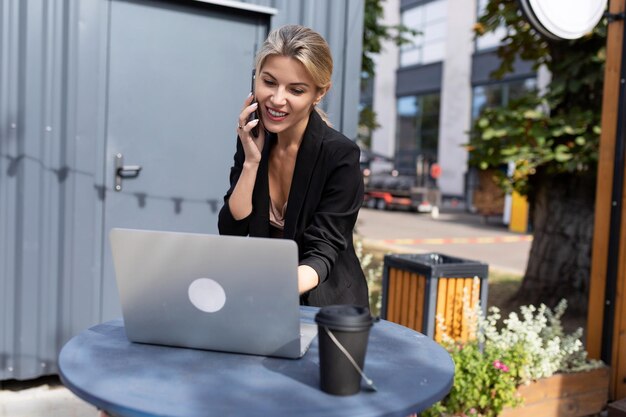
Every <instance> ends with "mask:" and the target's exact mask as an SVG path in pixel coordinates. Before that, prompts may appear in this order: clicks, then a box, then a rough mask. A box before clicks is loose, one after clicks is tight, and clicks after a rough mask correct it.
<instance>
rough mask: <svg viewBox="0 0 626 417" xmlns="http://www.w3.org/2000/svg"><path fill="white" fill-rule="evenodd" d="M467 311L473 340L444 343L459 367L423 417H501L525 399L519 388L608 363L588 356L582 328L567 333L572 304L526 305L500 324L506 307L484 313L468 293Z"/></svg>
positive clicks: (440, 320) (444, 339)
mask: <svg viewBox="0 0 626 417" xmlns="http://www.w3.org/2000/svg"><path fill="white" fill-rule="evenodd" d="M464 297H465V298H464V305H465V308H464V315H465V317H466V320H467V323H470V326H471V331H470V335H471V336H470V340H469V342H466V343H460V342H455V341H454V340H452V339H450V338H449V337H447V336H445V327H443V325H442V322H443V320H442V319H441V318H439V326H441V327H440V328H442V330H443V331H444V338H443V344H444V346H445V347H446V349H447V350H448V352H449V353H450V356H451V357H452V360H453V361H454V366H455V375H454V385H453V386H452V389H451V391H450V393H449V394H448V395H447V396H446V397H445V398H444V399H443V400H442V401H440V402H439V403H437V404H435V405H434V406H432V407H431V408H429V409H428V410H426V411H424V412H422V413H421V415H422V417H435V416H477V417H478V416H480V417H495V416H497V415H498V414H500V412H501V411H502V410H503V409H504V408H505V407H515V406H516V405H519V404H521V403H522V401H523V399H522V398H520V397H519V396H517V387H518V386H519V385H521V384H525V383H529V382H530V381H533V380H536V379H539V378H545V377H549V376H551V375H554V374H555V373H557V372H578V371H586V370H590V369H594V368H598V367H601V366H604V365H603V364H602V362H600V361H589V360H587V353H586V352H585V350H584V349H583V345H582V342H581V341H580V338H581V336H582V330H581V329H579V330H578V331H576V332H574V333H572V334H565V333H564V331H563V326H562V325H561V317H562V316H563V313H564V312H565V309H566V307H567V304H566V302H565V301H561V302H560V303H559V305H558V306H557V307H556V308H555V309H554V311H553V310H551V309H549V308H548V307H546V306H545V305H541V306H540V307H539V308H535V307H534V306H524V307H521V308H520V313H519V314H518V313H511V314H509V316H508V318H507V319H505V320H503V321H502V322H500V318H501V317H500V311H499V310H498V309H497V308H492V309H490V313H489V315H487V316H486V317H485V316H483V314H482V310H481V309H480V307H477V308H475V309H470V308H469V307H468V303H467V301H466V299H467V296H466V295H465V296H464Z"/></svg>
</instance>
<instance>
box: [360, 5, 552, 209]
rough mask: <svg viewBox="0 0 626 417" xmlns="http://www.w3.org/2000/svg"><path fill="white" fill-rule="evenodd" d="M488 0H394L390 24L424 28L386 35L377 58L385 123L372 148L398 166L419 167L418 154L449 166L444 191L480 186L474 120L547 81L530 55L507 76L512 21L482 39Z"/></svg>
mask: <svg viewBox="0 0 626 417" xmlns="http://www.w3.org/2000/svg"><path fill="white" fill-rule="evenodd" d="M486 3H487V0H387V1H386V2H385V3H384V8H385V24H388V25H393V24H397V23H403V24H404V25H406V26H407V27H409V28H411V29H414V30H416V31H418V34H417V35H415V36H414V37H413V38H412V42H411V43H410V44H407V45H403V46H402V47H397V46H396V45H395V44H394V43H392V42H386V43H385V45H384V51H383V52H382V53H381V54H380V56H378V57H377V71H376V79H375V81H374V97H373V108H374V111H375V112H376V114H377V115H378V123H379V124H380V125H381V127H380V128H379V129H377V130H375V131H374V132H373V135H372V150H373V151H374V152H377V153H380V154H383V155H386V156H388V157H391V158H393V159H394V162H395V167H396V169H397V170H398V171H400V172H404V173H407V174H410V173H414V172H415V170H416V166H418V161H420V160H427V161H430V162H437V163H438V164H439V165H440V167H441V176H440V177H439V178H438V186H439V188H440V190H441V192H442V194H443V195H444V196H447V197H455V198H465V197H466V195H467V194H468V188H471V186H472V184H471V183H472V180H471V176H470V175H468V172H469V170H468V166H467V159H468V155H467V151H466V150H465V148H464V146H463V144H465V143H467V142H468V141H469V137H468V132H469V130H470V127H471V123H472V120H473V119H474V118H475V117H477V116H478V114H480V112H481V110H482V109H484V108H485V107H487V106H498V105H504V104H506V103H507V102H508V101H509V100H510V99H512V98H515V97H516V96H519V95H521V94H522V93H524V92H526V91H528V90H530V89H535V88H540V87H541V86H542V85H545V84H546V83H547V79H548V77H549V75H548V74H547V73H546V72H545V71H539V74H538V73H537V72H535V71H534V70H533V69H532V66H531V64H530V63H528V62H523V61H518V62H516V64H515V66H514V68H515V70H514V72H512V73H510V74H508V75H507V76H505V77H504V78H503V79H501V80H495V79H493V78H492V77H491V76H490V74H491V72H492V71H493V70H495V69H496V68H497V67H498V64H499V59H498V57H497V55H496V49H497V47H498V45H499V44H500V42H501V39H502V38H503V37H504V36H505V34H506V33H505V30H504V28H502V29H500V30H498V31H496V32H495V33H490V34H487V35H485V36H482V37H480V38H475V36H474V33H473V27H474V25H475V24H476V21H477V19H478V16H479V15H480V13H481V11H482V10H483V9H484V7H485V5H486Z"/></svg>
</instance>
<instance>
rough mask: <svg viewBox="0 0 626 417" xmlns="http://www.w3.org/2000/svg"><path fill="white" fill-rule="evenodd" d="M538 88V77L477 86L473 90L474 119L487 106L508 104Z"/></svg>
mask: <svg viewBox="0 0 626 417" xmlns="http://www.w3.org/2000/svg"><path fill="white" fill-rule="evenodd" d="M536 88H537V79H536V78H526V79H524V80H515V81H510V82H504V83H497V84H489V85H479V86H476V87H474V91H473V100H472V119H476V118H477V117H478V116H479V115H480V112H482V111H483V109H485V108H487V107H497V106H506V105H507V104H508V103H509V101H510V100H515V99H516V98H519V97H521V96H522V95H524V94H525V93H527V92H529V91H532V90H534V89H536Z"/></svg>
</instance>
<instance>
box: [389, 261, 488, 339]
mask: <svg viewBox="0 0 626 417" xmlns="http://www.w3.org/2000/svg"><path fill="white" fill-rule="evenodd" d="M487 276H488V265H487V264H485V263H482V262H477V261H471V260H467V259H461V258H456V257H452V256H447V255H442V254H439V253H426V254H392V255H385V259H384V269H383V293H382V308H381V316H382V318H383V319H386V320H389V321H392V322H394V323H398V324H401V325H403V326H406V327H409V328H411V329H414V330H417V331H418V332H421V333H424V334H425V335H427V336H429V337H432V338H434V339H435V340H436V341H438V342H440V341H441V334H440V331H439V330H438V329H437V325H436V317H437V316H441V317H442V318H443V321H444V323H445V325H446V329H447V333H448V335H449V336H451V337H452V338H453V339H455V340H459V341H465V340H467V338H468V330H469V326H468V323H467V322H466V321H467V319H466V317H465V316H464V314H463V293H464V292H466V293H467V298H468V301H469V303H470V306H471V307H472V308H474V307H475V306H476V303H477V302H478V301H479V300H480V304H481V306H482V309H483V311H485V309H486V305H487ZM476 278H477V280H476ZM475 280H476V281H475Z"/></svg>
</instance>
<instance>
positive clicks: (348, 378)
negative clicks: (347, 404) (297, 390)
mask: <svg viewBox="0 0 626 417" xmlns="http://www.w3.org/2000/svg"><path fill="white" fill-rule="evenodd" d="M315 321H316V323H317V325H318V334H319V354H320V388H321V389H322V391H324V392H327V393H329V394H333V395H352V394H356V393H357V392H359V390H360V389H361V374H362V370H363V363H364V362H365V352H366V350H367V340H368V337H369V332H370V328H371V327H372V323H373V321H374V320H373V319H372V316H371V315H370V312H369V309H367V308H366V307H359V306H355V305H334V306H326V307H322V308H321V309H320V311H319V312H318V313H317V315H316V316H315ZM351 359H352V360H351ZM357 367H358V368H357ZM368 381H369V380H368ZM369 383H370V384H371V381H370V382H369Z"/></svg>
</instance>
